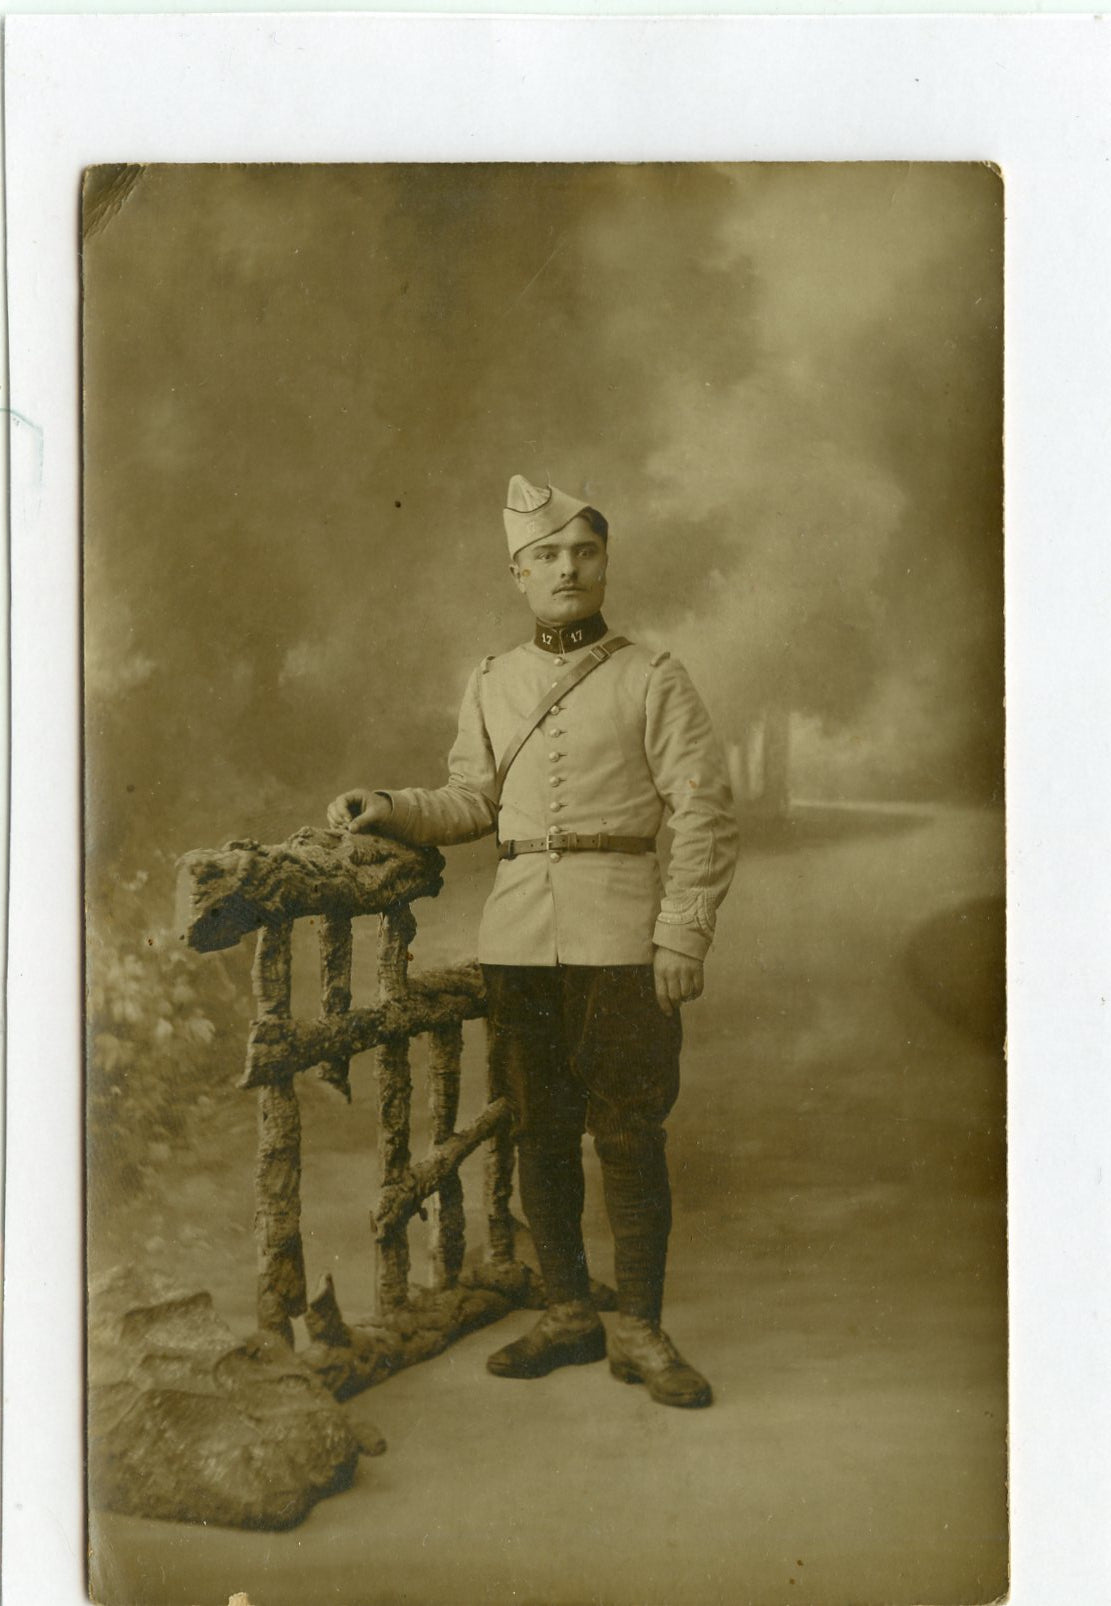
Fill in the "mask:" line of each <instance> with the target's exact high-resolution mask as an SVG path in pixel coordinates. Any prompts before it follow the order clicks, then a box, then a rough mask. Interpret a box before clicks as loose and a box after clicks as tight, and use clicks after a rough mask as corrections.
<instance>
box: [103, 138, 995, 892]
mask: <svg viewBox="0 0 1111 1606" xmlns="http://www.w3.org/2000/svg"><path fill="white" fill-rule="evenodd" d="M1002 205H1003V197H1002V186H1001V182H1000V180H999V179H998V178H997V177H996V175H994V174H993V173H992V172H991V171H990V170H989V169H987V168H985V167H982V166H974V165H963V164H962V165H944V164H920V165H912V166H906V165H894V164H890V165H888V164H852V165H832V166H823V165H741V166H735V167H728V166H724V167H711V166H686V165H656V166H629V167H612V166H597V167H579V168H575V167H563V166H512V165H506V166H483V167H465V166H429V167H373V166H358V167H355V166H352V167H345V166H339V167H296V166H290V167H280V166H279V167H215V166H214V167H199V166H182V167H170V166H163V167H152V168H147V169H145V170H144V171H143V173H142V175H141V176H140V177H139V179H138V182H137V183H136V184H135V185H134V187H133V188H132V189H131V191H130V193H129V194H127V195H126V197H125V198H124V199H123V200H122V202H121V203H120V204H118V206H117V209H116V210H115V211H114V212H109V213H108V214H107V215H106V216H105V217H104V219H103V220H102V221H101V222H100V223H99V225H98V227H97V228H96V229H95V231H94V232H93V233H92V235H91V237H90V238H89V239H88V241H87V243H86V248H85V260H84V271H85V449H86V477H85V488H86V548H85V550H86V600H87V614H86V645H87V707H88V761H89V776H90V812H89V819H90V825H91V828H92V831H93V835H94V839H95V841H96V842H97V844H98V848H99V859H100V863H101V864H102V866H113V867H119V868H120V869H121V870H122V869H130V868H131V867H140V866H141V865H142V863H143V861H144V858H145V857H147V856H149V855H150V853H151V851H152V849H153V848H155V847H157V848H161V849H162V850H163V851H164V852H168V853H170V854H177V853H179V852H181V851H184V850H185V849H187V848H192V847H197V846H209V845H215V844H218V843H219V842H221V841H223V840H225V839H227V838H228V837H230V836H236V835H252V836H257V837H260V838H261V839H263V840H274V839H276V838H280V837H282V836H285V835H287V834H288V833H289V831H290V830H292V829H294V828H296V827H297V826H298V825H300V824H302V823H304V822H305V821H307V820H312V819H316V820H319V819H320V818H321V811H322V808H323V806H324V804H325V803H326V801H327V799H328V798H329V797H331V796H332V795H333V794H334V793H335V792H336V791H338V790H340V789H342V788H344V787H347V786H350V785H354V784H359V783H364V782H366V783H370V784H376V785H383V786H385V785H391V784H393V785H396V784H405V783H422V782H423V783H431V784H436V783H437V782H438V781H439V780H440V779H442V776H443V773H444V766H443V760H444V755H445V754H446V750H447V747H448V745H449V744H450V740H451V735H452V731H453V728H454V716H455V709H456V706H457V702H458V697H459V694H460V691H461V689H462V686H463V683H464V681H465V679H466V675H467V673H468V671H469V669H470V667H471V666H472V665H473V664H474V663H475V662H476V661H477V659H478V658H480V657H481V656H482V655H483V654H485V653H487V652H494V651H498V650H500V649H503V648H505V647H508V646H510V645H512V644H513V643H514V642H515V641H517V640H519V639H521V637H522V636H523V635H524V634H526V633H527V621H526V619H525V618H524V617H523V616H522V612H521V608H522V603H521V599H520V598H519V596H518V595H517V593H516V591H515V590H513V589H512V587H511V585H510V582H509V579H508V576H507V573H506V569H505V563H506V552H505V547H504V542H503V537H502V532H501V513H500V509H501V506H502V502H503V499H504V491H505V485H506V482H507V480H508V478H509V476H510V475H511V474H513V473H524V474H527V475H529V476H530V477H531V478H533V479H538V480H543V479H544V477H545V476H546V475H550V476H551V478H552V480H553V481H554V482H555V483H556V484H558V485H561V486H563V487H564V488H565V489H566V490H569V491H571V492H574V493H578V494H581V495H583V496H585V497H588V498H589V499H590V500H591V501H592V502H594V503H595V504H596V505H597V506H599V507H600V508H601V509H602V510H603V511H604V512H605V513H606V514H607V515H608V517H609V519H610V522H611V530H612V537H611V554H612V555H611V585H610V596H609V601H608V604H607V610H606V611H607V615H608V616H609V618H610V621H611V623H613V624H614V625H617V626H619V627H620V628H621V629H622V630H624V631H626V632H627V633H628V634H630V635H634V636H636V637H639V638H640V639H644V640H651V641H653V642H658V643H660V644H666V645H668V646H670V647H671V648H672V649H673V650H674V651H676V652H677V653H678V654H679V655H681V656H682V657H683V658H684V659H685V661H686V662H687V663H688V665H689V667H690V668H691V670H692V672H693V673H694V675H695V677H696V679H697V680H698V682H699V684H700V686H701V687H702V689H703V691H704V694H705V696H706V699H707V701H708V702H709V704H710V705H711V708H712V711H713V713H714V716H715V718H716V720H717V722H718V724H719V727H720V728H721V730H722V733H723V735H725V736H726V737H727V738H728V737H731V736H734V735H739V734H740V732H741V730H742V729H743V727H744V724H745V721H746V720H748V719H750V718H751V717H752V716H753V715H754V714H755V713H758V711H759V710H760V708H762V707H763V706H765V705H767V704H768V703H769V702H775V701H777V702H779V703H781V704H783V705H784V706H787V707H789V708H790V709H792V710H794V711H795V714H796V719H795V752H794V782H795V785H796V787H797V789H799V790H800V791H802V792H804V793H806V794H808V795H826V796H845V797H887V798H900V797H902V798H918V797H938V796H942V797H944V796H977V797H989V796H991V795H992V794H993V793H995V794H998V791H999V787H1000V785H1001V778H1000V771H1001V743H1002V732H1001V701H1002V614H1001V610H1002V574H1001V571H1002V535H1001V498H1002V488H1001V428H1002V419H1001V407H1002V402H1001V393H1002V383H1001V381H1002V374H1001V366H1002V308H1001V297H1002V255H1001V250H1002Z"/></svg>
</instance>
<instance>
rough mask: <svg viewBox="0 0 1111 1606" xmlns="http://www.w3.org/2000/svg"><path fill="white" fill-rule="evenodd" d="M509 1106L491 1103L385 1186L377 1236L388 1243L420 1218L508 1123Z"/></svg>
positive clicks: (376, 1227)
mask: <svg viewBox="0 0 1111 1606" xmlns="http://www.w3.org/2000/svg"><path fill="white" fill-rule="evenodd" d="M509 1119H510V1109H509V1105H508V1103H507V1102H506V1100H505V1099H499V1100H498V1102H497V1103H496V1104H488V1105H487V1106H486V1108H485V1109H484V1110H483V1112H482V1114H481V1115H479V1116H478V1117H477V1118H476V1119H475V1120H474V1121H472V1122H471V1124H470V1126H467V1127H464V1128H463V1130H462V1132H455V1133H453V1134H452V1136H451V1137H450V1138H448V1139H447V1141H446V1142H444V1143H440V1144H437V1146H436V1147H435V1148H434V1149H433V1150H432V1152H431V1153H430V1154H429V1155H427V1156H426V1157H425V1159H423V1160H418V1161H417V1162H416V1164H415V1165H414V1166H413V1167H412V1169H411V1170H407V1171H406V1172H405V1173H404V1174H403V1175H402V1176H401V1177H399V1178H398V1179H397V1180H395V1181H392V1182H391V1183H389V1184H384V1185H383V1187H382V1191H381V1193H380V1194H379V1196H378V1211H377V1214H376V1215H375V1217H374V1221H373V1227H374V1235H375V1237H376V1238H377V1239H378V1240H379V1242H386V1241H388V1240H389V1239H390V1237H391V1235H392V1234H394V1233H396V1232H397V1231H398V1230H399V1229H400V1228H401V1227H403V1225H404V1224H405V1223H406V1222H407V1221H409V1220H410V1218H411V1217H412V1216H414V1215H416V1213H417V1211H418V1210H419V1209H420V1207H421V1205H422V1204H423V1203H424V1201H425V1199H427V1198H428V1196H429V1194H432V1193H435V1192H436V1191H437V1190H438V1189H439V1188H441V1187H442V1186H443V1184H444V1181H445V1179H446V1178H447V1177H448V1176H450V1175H451V1174H452V1172H454V1171H457V1170H458V1169H459V1167H460V1165H461V1164H462V1163H463V1161H464V1160H465V1159H466V1158H467V1156H468V1155H469V1154H472V1153H473V1152H474V1150H475V1149H477V1148H478V1146H479V1144H480V1143H483V1142H485V1140H486V1139H487V1138H488V1137H489V1136H490V1134H491V1133H492V1132H494V1131H496V1129H497V1128H498V1127H499V1126H501V1125H503V1124H505V1123H508V1121H509Z"/></svg>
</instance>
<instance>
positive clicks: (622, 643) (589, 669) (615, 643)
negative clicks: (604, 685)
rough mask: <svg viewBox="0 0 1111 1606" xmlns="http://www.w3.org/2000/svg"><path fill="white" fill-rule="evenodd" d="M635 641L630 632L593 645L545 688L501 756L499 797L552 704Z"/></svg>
mask: <svg viewBox="0 0 1111 1606" xmlns="http://www.w3.org/2000/svg"><path fill="white" fill-rule="evenodd" d="M631 645H632V643H631V642H630V641H629V639H628V637H627V636H614V638H613V640H612V641H605V642H599V643H598V644H597V645H596V646H594V647H591V649H590V651H589V652H588V653H587V655H586V657H585V658H584V659H583V661H582V662H581V663H579V664H576V665H575V667H574V669H572V670H570V671H569V673H568V674H566V675H564V677H563V679H562V680H557V681H556V683H555V685H554V686H553V687H552V689H551V690H550V691H548V692H545V694H544V696H543V698H542V699H541V701H540V702H538V703H537V705H536V707H535V708H533V709H532V710H531V711H530V712H529V714H528V716H527V717H526V718H525V720H524V721H523V722H522V723H521V724H520V725H519V726H518V727H517V730H516V731H515V732H514V734H513V740H512V741H511V742H510V744H509V746H508V747H507V748H506V750H505V752H504V753H503V754H502V756H501V761H500V763H499V764H498V773H497V779H496V780H495V782H494V790H495V792H496V793H497V796H498V797H499V798H500V797H501V793H502V787H503V786H504V785H505V777H506V776H507V775H508V774H509V767H510V765H511V764H512V763H513V760H514V759H515V758H516V757H517V754H518V753H519V752H520V751H521V749H522V747H524V745H525V743H526V742H527V741H528V739H529V737H530V736H531V735H532V733H533V731H534V730H535V729H536V727H537V725H539V723H540V721H541V720H542V719H543V718H544V715H545V714H546V713H548V711H549V710H550V709H551V707H552V705H553V704H554V703H558V702H561V701H562V699H563V698H564V697H566V696H567V693H568V692H569V691H573V690H574V688H575V687H576V686H577V685H578V684H579V682H580V681H583V680H585V679H586V677H587V675H592V674H593V673H594V671H595V670H596V669H597V668H598V666H599V665H600V664H604V663H606V662H607V660H608V659H610V658H612V657H613V655H614V653H615V652H620V651H621V649H622V647H629V646H631Z"/></svg>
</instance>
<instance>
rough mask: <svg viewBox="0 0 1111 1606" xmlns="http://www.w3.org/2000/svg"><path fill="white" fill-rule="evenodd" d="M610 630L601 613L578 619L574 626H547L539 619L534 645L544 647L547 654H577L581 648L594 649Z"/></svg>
mask: <svg viewBox="0 0 1111 1606" xmlns="http://www.w3.org/2000/svg"><path fill="white" fill-rule="evenodd" d="M608 629H609V626H608V625H607V624H606V621H605V620H604V619H603V618H602V615H601V614H600V613H595V614H592V615H591V617H590V618H589V619H576V621H575V623H574V624H573V625H546V624H544V623H542V621H541V620H539V619H538V620H537V621H536V633H535V634H534V636H533V638H532V639H533V643H534V645H535V646H537V647H542V648H543V649H544V651H545V652H557V653H562V654H564V655H566V654H567V653H569V652H577V651H578V649H579V648H580V647H592V646H593V645H594V643H595V642H596V641H601V639H602V637H603V636H604V635H605V634H606V631H607V630H608Z"/></svg>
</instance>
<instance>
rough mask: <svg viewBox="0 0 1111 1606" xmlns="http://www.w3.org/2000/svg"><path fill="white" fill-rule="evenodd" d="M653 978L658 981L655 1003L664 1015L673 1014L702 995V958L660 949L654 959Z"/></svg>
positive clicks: (670, 949) (669, 949)
mask: <svg viewBox="0 0 1111 1606" xmlns="http://www.w3.org/2000/svg"><path fill="white" fill-rule="evenodd" d="M652 977H653V980H654V981H655V983H656V1002H657V1003H658V1004H659V1006H660V1008H661V1009H662V1010H663V1012H664V1014H665V1015H671V1014H673V1013H674V1011H675V1010H676V1009H678V1007H679V1005H680V1004H690V1003H693V1002H694V1000H695V999H696V998H701V997H702V961H701V959H691V958H690V956H689V955H688V954H680V953H676V952H675V950H674V949H672V948H657V949H656V952H655V955H654V956H653V959H652Z"/></svg>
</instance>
